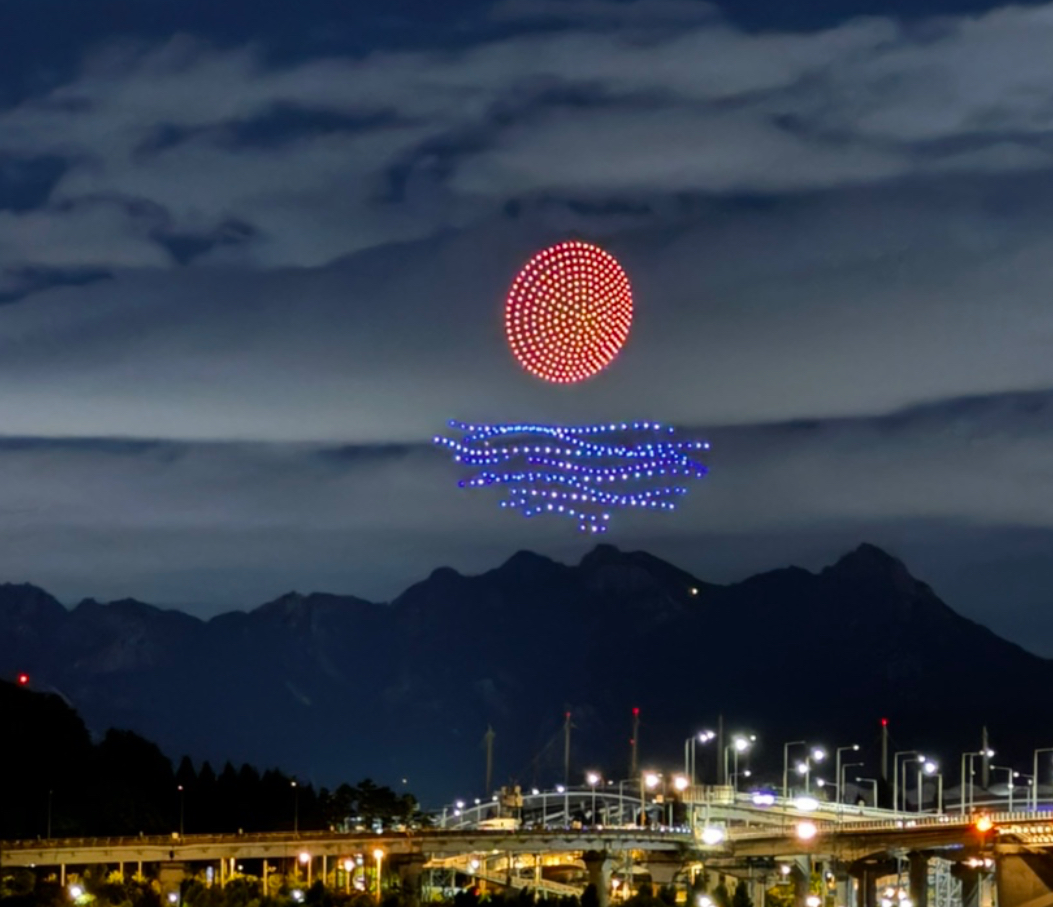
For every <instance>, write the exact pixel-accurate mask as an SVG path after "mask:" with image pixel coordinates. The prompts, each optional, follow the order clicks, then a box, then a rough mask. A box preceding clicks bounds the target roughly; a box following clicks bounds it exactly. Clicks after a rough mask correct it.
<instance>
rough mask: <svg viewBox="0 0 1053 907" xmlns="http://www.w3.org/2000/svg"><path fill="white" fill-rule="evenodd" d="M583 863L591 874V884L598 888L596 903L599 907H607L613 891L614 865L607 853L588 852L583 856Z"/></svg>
mask: <svg viewBox="0 0 1053 907" xmlns="http://www.w3.org/2000/svg"><path fill="white" fill-rule="evenodd" d="M581 859H582V862H584V863H585V869H586V871H587V872H588V874H589V884H590V885H594V886H595V888H596V902H597V904H598V905H599V907H607V903H608V900H609V894H610V890H611V867H612V866H613V865H614V860H612V859H611V858H610V857H609V856H608V855H607V852H606V851H603V850H587V851H586V852H585V853H584V854H582V857H581Z"/></svg>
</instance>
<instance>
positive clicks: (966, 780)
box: [958, 749, 995, 815]
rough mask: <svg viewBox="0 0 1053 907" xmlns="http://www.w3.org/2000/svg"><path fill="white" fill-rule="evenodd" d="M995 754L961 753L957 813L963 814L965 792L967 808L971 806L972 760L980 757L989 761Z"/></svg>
mask: <svg viewBox="0 0 1053 907" xmlns="http://www.w3.org/2000/svg"><path fill="white" fill-rule="evenodd" d="M994 754H995V752H994V750H990V749H988V750H977V751H976V752H975V753H962V770H961V781H962V784H961V792H960V794H959V800H960V801H961V802H960V803H959V810H958V811H959V812H960V813H962V814H963V815H964V814H965V792H966V790H968V791H969V807H970V809H971V808H972V805H973V759H975V758H976V757H977V756H982V757H983V758H985V759H990V758H991V757H992V756H993V755H994ZM966 765H968V766H969V774H968V775H966V773H965V771H966V769H965V767H966Z"/></svg>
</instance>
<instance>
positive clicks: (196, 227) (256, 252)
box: [0, 2, 1053, 268]
mask: <svg viewBox="0 0 1053 907" xmlns="http://www.w3.org/2000/svg"><path fill="white" fill-rule="evenodd" d="M538 12H542V13H543V12H544V10H534V11H533V13H531V11H530V10H527V9H526V8H524V7H522V6H520V5H517V4H505V5H503V6H501V7H499V8H498V9H497V10H495V11H494V15H495V17H497V18H499V19H501V20H502V21H506V20H509V19H511V20H512V21H513V22H514V21H515V20H517V19H526V20H527V22H526V23H525V24H529V20H530V18H532V16H533V15H536V14H537V13H538ZM565 18H568V19H570V21H569V22H566V23H565V24H564V27H562V28H558V29H551V28H550V29H542V30H530V29H529V28H527V29H524V30H520V31H518V32H514V33H513V34H511V35H508V34H506V35H505V36H503V37H500V38H496V37H495V38H492V39H489V40H485V41H480V42H478V43H476V44H472V45H469V46H467V47H462V48H459V49H457V50H443V49H433V50H418V51H404V52H383V53H380V52H378V53H373V54H369V55H366V56H365V57H362V58H347V57H331V58H326V59H311V60H304V61H301V62H298V63H296V64H289V65H285V66H282V67H279V68H276V67H274V66H272V65H270V64H268V62H267V60H266V57H265V55H264V53H263V49H262V48H259V47H252V46H246V47H241V48H226V47H225V48H219V47H215V46H211V45H209V44H208V43H207V42H205V41H202V40H200V39H195V38H193V37H189V36H177V37H174V38H172V39H171V40H170V41H168V42H166V43H164V44H163V45H161V46H153V45H150V46H144V45H137V44H119V45H113V46H109V47H104V48H100V49H98V50H97V51H96V52H94V53H93V54H91V55H90V56H89V57H88V58H87V59H86V61H85V63H84V67H83V70H82V72H81V73H80V75H79V76H78V77H77V78H76V79H75V80H73V81H72V82H69V83H68V84H63V85H60V86H58V87H56V88H55V89H53V90H51V91H49V92H48V93H46V94H43V95H39V96H34V97H30V98H28V99H26V100H24V101H23V102H22V103H20V104H18V105H17V106H15V107H13V108H9V109H7V110H4V111H2V112H0V148H3V149H4V153H5V155H6V156H8V157H9V158H10V159H11V160H14V161H21V162H25V161H33V160H35V159H39V158H47V159H58V160H61V161H63V162H64V163H65V170H64V172H63V173H62V175H61V177H60V178H59V179H58V180H57V182H56V183H55V185H54V186H53V187H52V188H51V191H50V193H49V195H48V197H47V200H46V204H44V205H42V206H41V207H40V208H39V209H37V210H35V211H31V212H26V211H23V212H16V213H9V214H7V215H6V216H4V217H3V218H2V219H0V256H2V259H3V261H4V263H5V266H6V267H8V268H13V267H27V266H32V267H37V268H39V267H55V266H58V267H82V268H83V267H98V266H107V265H108V266H113V267H141V266H147V267H150V266H158V265H163V264H165V263H166V262H167V263H171V264H174V263H176V262H177V261H178V260H179V258H178V256H176V255H173V254H172V250H171V248H170V244H166V239H168V238H170V237H171V236H172V235H179V236H192V237H196V238H198V240H199V241H200V243H199V245H200V248H199V252H200V255H201V257H202V258H203V259H205V260H213V261H231V260H233V261H250V262H254V263H258V264H263V265H268V266H276V265H299V266H313V265H318V264H321V263H324V262H326V261H329V260H331V259H333V258H335V257H338V256H340V255H342V254H346V253H348V252H351V251H354V250H356V249H362V248H368V247H372V246H376V245H381V244H383V243H386V242H390V241H393V240H399V239H409V238H416V237H421V236H426V235H429V234H431V233H433V232H435V231H436V230H440V229H443V228H448V227H450V226H458V225H461V224H463V223H465V222H466V221H470V220H473V219H478V218H481V217H482V218H485V217H488V216H490V215H492V213H493V212H494V211H495V210H499V209H500V206H501V205H503V204H505V203H506V202H507V201H508V200H509V199H510V198H515V197H517V196H520V195H524V194H525V195H535V194H541V193H560V194H566V195H571V196H575V197H587V198H593V197H600V198H603V197H608V196H611V195H614V196H617V197H622V196H631V197H638V198H639V197H647V196H654V195H663V194H670V193H683V192H692V191H693V192H715V193H728V192H779V193H782V192H801V191H809V190H815V189H819V188H829V187H840V186H848V185H868V184H873V183H875V182H886V181H889V180H897V179H905V178H910V177H918V176H931V175H936V174H941V173H956V172H968V173H1004V172H1016V171H1030V170H1041V169H1045V168H1048V166H1049V163H1050V157H1049V141H1048V132H1049V129H1050V125H1051V117H1053V112H1051V111H1053V87H1051V85H1050V82H1049V79H1048V70H1047V67H1046V65H1045V61H1046V60H1048V59H1049V57H1050V54H1051V53H1053V7H1051V6H1048V5H1047V6H1037V7H1030V8H1024V7H1007V8H1004V9H996V10H994V11H991V12H989V13H987V14H985V15H982V16H978V17H972V18H967V17H961V18H947V19H943V20H940V21H931V22H927V23H923V24H921V25H917V26H911V27H906V26H902V25H898V24H897V23H895V22H893V21H890V20H883V19H877V18H870V19H861V20H855V21H850V22H847V23H844V24H841V25H839V26H837V27H833V28H829V29H826V30H824V31H819V32H815V33H781V34H780V33H762V34H747V33H744V32H741V31H738V30H736V29H735V28H732V27H731V26H729V25H727V24H725V23H724V22H723V21H722V20H721V19H720V18H719V17H718V16H717V15H715V14H714V12H713V10H712V9H711V8H709V7H705V6H701V7H700V6H696V5H694V4H680V3H666V2H655V3H636V4H629V5H625V4H603V3H588V4H570V5H569V6H568V13H567V14H565ZM615 23H616V24H617V25H618V27H617V28H612V27H610V26H611V25H612V24H615ZM232 222H234V223H238V224H243V225H248V226H249V227H250V228H251V229H250V231H248V232H246V233H244V234H243V235H242V236H240V237H239V241H232V242H227V243H223V242H218V241H212V242H210V241H209V238H210V237H215V236H216V235H217V232H219V233H222V231H223V230H224V229H225V228H226V227H228V226H229V225H230V224H231V223H232Z"/></svg>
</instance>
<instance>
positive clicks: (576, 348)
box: [505, 241, 633, 384]
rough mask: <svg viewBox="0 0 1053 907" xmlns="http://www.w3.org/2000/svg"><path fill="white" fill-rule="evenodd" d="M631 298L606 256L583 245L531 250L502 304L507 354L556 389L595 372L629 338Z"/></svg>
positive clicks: (623, 276) (564, 244) (614, 263)
mask: <svg viewBox="0 0 1053 907" xmlns="http://www.w3.org/2000/svg"><path fill="white" fill-rule="evenodd" d="M632 320H633V298H632V292H631V290H630V288H629V278H628V277H627V276H626V274H625V271H623V270H622V267H621V265H619V264H618V262H617V260H616V259H615V258H614V256H613V255H610V254H608V253H607V252H604V251H603V249H600V248H598V247H596V246H592V245H589V244H588V243H584V242H576V241H571V242H562V243H559V244H557V245H555V246H550V247H549V248H547V249H544V250H542V251H541V252H538V253H537V255H535V256H534V257H533V258H531V259H530V261H528V262H527V264H526V266H525V267H524V268H523V270H522V271H520V272H519V274H517V275H516V279H515V281H514V282H513V283H512V289H511V290H510V291H509V294H508V299H507V301H506V302H505V333H506V334H507V336H508V343H509V346H511V348H512V353H513V355H514V356H515V357H516V359H518V360H519V362H520V364H521V365H522V366H523V367H524V368H525V369H526V370H527V371H528V372H530V373H531V374H534V375H536V376H537V377H539V378H543V379H544V380H545V381H552V382H554V383H556V384H573V383H574V382H576V381H583V380H584V379H585V378H589V377H591V376H592V375H595V374H596V373H597V372H598V371H600V370H601V369H603V368H605V367H606V366H607V365H609V364H610V362H611V360H613V359H614V357H615V356H617V355H618V352H619V350H621V348H622V346H623V345H624V344H625V341H626V339H627V338H628V336H629V326H630V325H631V324H632Z"/></svg>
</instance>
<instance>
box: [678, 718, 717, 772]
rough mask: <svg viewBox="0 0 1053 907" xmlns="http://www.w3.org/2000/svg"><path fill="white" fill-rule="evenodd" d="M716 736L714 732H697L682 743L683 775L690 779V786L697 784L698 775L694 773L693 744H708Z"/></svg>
mask: <svg viewBox="0 0 1053 907" xmlns="http://www.w3.org/2000/svg"><path fill="white" fill-rule="evenodd" d="M716 736H717V734H716V731H699V732H698V733H697V734H694V735H693V736H691V737H688V738H687V740H685V741H684V774H685V775H687V777H688V778H690V779H691V783H692V785H694V784H697V783H698V774H697V773H696V771H695V765H696V758H695V756H696V754H695V744H698V743H709V741H710V740H715V739H716Z"/></svg>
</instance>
